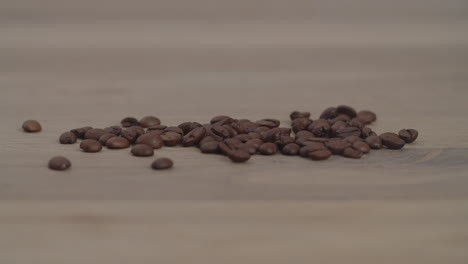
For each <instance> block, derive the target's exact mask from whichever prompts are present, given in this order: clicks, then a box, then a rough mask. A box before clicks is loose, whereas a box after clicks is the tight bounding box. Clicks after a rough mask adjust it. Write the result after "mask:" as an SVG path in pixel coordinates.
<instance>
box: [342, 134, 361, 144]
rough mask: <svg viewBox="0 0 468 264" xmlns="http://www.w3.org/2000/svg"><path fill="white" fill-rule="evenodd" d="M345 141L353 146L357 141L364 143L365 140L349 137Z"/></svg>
mask: <svg viewBox="0 0 468 264" xmlns="http://www.w3.org/2000/svg"><path fill="white" fill-rule="evenodd" d="M344 139H345V140H346V141H348V142H349V143H351V144H353V143H354V142H356V141H363V139H362V138H360V137H358V136H349V137H345V138H344Z"/></svg>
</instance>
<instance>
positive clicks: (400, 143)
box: [380, 132, 405, 149]
mask: <svg viewBox="0 0 468 264" xmlns="http://www.w3.org/2000/svg"><path fill="white" fill-rule="evenodd" d="M380 139H381V140H382V144H383V145H384V146H386V147H387V148H389V149H401V148H403V147H404V146H405V141H404V140H403V139H401V138H400V137H399V136H398V135H397V134H395V133H391V132H388V133H383V134H381V135H380Z"/></svg>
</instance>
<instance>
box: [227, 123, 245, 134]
mask: <svg viewBox="0 0 468 264" xmlns="http://www.w3.org/2000/svg"><path fill="white" fill-rule="evenodd" d="M229 126H230V127H231V128H232V129H234V131H236V133H237V134H246V133H247V130H246V129H245V126H244V124H242V123H239V122H238V121H237V122H233V123H231V124H229Z"/></svg>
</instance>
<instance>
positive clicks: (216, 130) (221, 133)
mask: <svg viewBox="0 0 468 264" xmlns="http://www.w3.org/2000/svg"><path fill="white" fill-rule="evenodd" d="M231 129H232V128H231ZM210 131H211V132H212V133H213V134H215V135H216V136H218V137H221V138H229V137H232V136H233V133H232V131H231V130H229V129H228V128H227V127H225V126H219V125H215V126H212V127H211V129H210Z"/></svg>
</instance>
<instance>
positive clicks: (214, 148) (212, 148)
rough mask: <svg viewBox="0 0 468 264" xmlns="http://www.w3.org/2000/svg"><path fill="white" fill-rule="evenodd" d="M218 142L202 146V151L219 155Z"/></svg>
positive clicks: (209, 142) (206, 143)
mask: <svg viewBox="0 0 468 264" xmlns="http://www.w3.org/2000/svg"><path fill="white" fill-rule="evenodd" d="M218 145H219V142H218V141H208V142H205V143H203V144H201V145H200V151H201V152H202V153H218V152H219V150H218Z"/></svg>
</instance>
